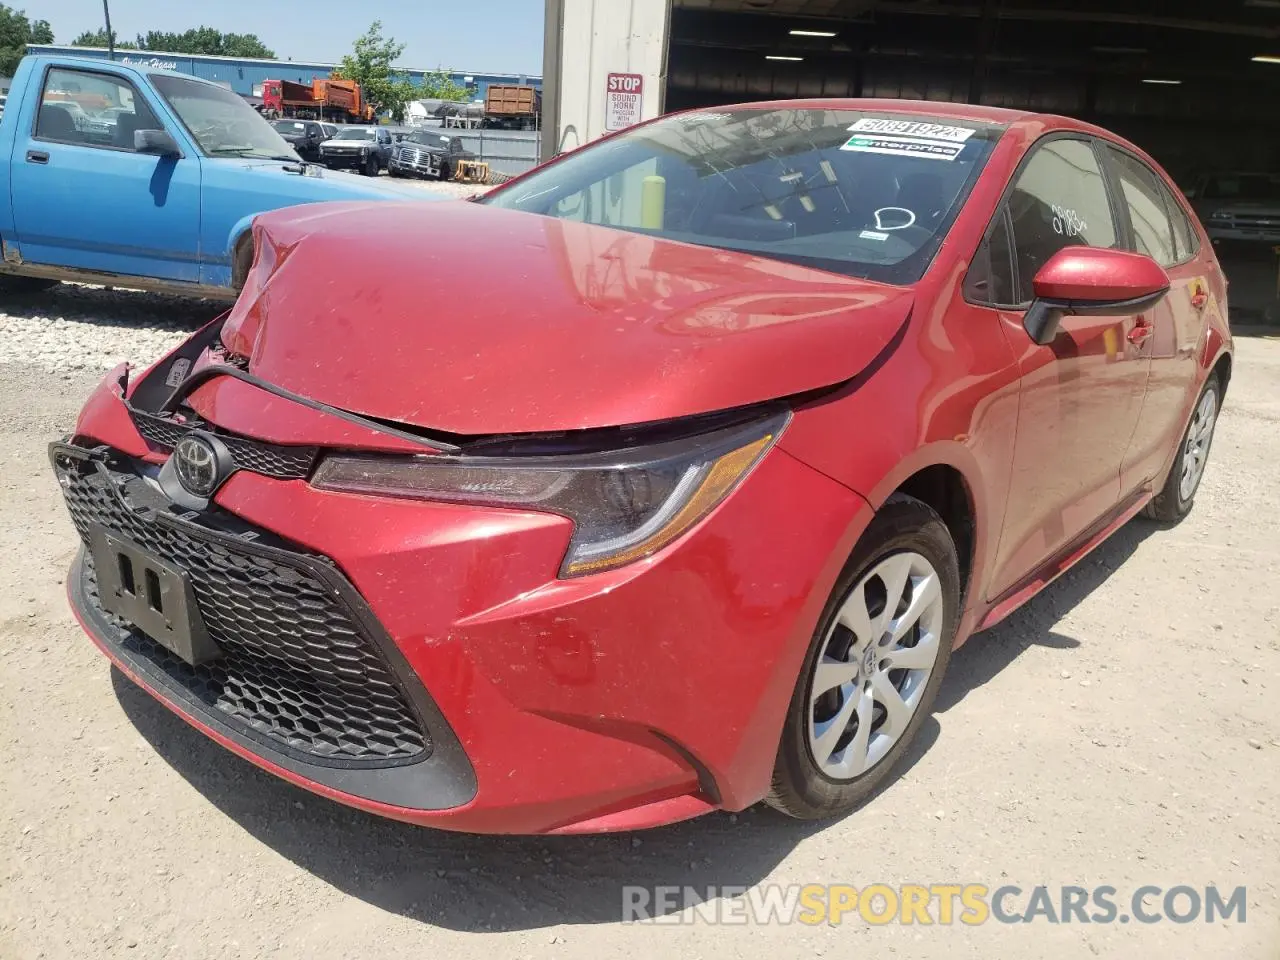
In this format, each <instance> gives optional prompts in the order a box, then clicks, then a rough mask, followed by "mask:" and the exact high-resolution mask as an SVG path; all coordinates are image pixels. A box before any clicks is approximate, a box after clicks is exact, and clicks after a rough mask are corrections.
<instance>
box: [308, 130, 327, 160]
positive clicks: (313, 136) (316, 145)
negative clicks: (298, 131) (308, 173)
mask: <svg viewBox="0 0 1280 960" xmlns="http://www.w3.org/2000/svg"><path fill="white" fill-rule="evenodd" d="M323 141H324V130H323V129H322V128H321V126H320V124H318V123H308V124H307V152H308V153H309V154H310V155H311V156H315V154H316V151H318V150H319V149H320V144H321V143H322V142H323Z"/></svg>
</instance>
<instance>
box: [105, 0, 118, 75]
mask: <svg viewBox="0 0 1280 960" xmlns="http://www.w3.org/2000/svg"><path fill="white" fill-rule="evenodd" d="M102 16H103V17H105V18H106V21H107V59H108V60H114V59H115V58H116V35H115V34H114V33H112V32H111V9H110V8H109V7H108V6H107V0H102Z"/></svg>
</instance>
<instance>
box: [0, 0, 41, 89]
mask: <svg viewBox="0 0 1280 960" xmlns="http://www.w3.org/2000/svg"><path fill="white" fill-rule="evenodd" d="M29 43H53V28H52V27H50V26H49V21H47V20H31V19H29V18H28V17H27V14H26V11H24V10H14V9H13V8H11V7H6V6H5V5H4V4H3V3H0V76H5V77H11V76H13V74H14V71H16V70H17V69H18V61H19V60H21V59H22V58H23V57H24V56H26V53H27V44H29Z"/></svg>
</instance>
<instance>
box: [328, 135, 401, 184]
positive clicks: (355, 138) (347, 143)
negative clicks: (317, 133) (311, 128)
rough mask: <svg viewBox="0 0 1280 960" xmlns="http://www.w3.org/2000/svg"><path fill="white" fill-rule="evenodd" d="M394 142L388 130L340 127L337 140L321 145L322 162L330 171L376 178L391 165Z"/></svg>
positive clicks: (335, 137)
mask: <svg viewBox="0 0 1280 960" xmlns="http://www.w3.org/2000/svg"><path fill="white" fill-rule="evenodd" d="M393 142H394V140H393V137H392V135H391V131H390V130H389V129H388V128H387V127H346V126H344V127H340V128H339V129H338V133H337V135H336V136H334V137H333V139H331V140H326V141H325V142H324V143H322V144H320V162H321V163H323V164H324V165H325V166H326V167H328V168H329V169H330V170H338V169H341V168H343V167H346V168H349V169H355V170H359V171H360V172H361V173H363V174H364V175H365V176H366V177H376V176H377V175H378V173H379V172H380V171H382V170H385V169H386V168H387V164H389V163H390V162H391V145H392V143H393Z"/></svg>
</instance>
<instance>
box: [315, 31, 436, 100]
mask: <svg viewBox="0 0 1280 960" xmlns="http://www.w3.org/2000/svg"><path fill="white" fill-rule="evenodd" d="M402 53H404V44H403V43H396V41H395V39H394V38H392V37H383V35H382V21H381V20H375V21H373V25H372V26H370V27H369V29H368V30H367V31H366V32H365V34H364V36H362V37H360V38H358V39H357V40H356V42H355V47H354V48H353V49H352V51H351V53H349V54H347V55H346V56H345V57H343V58H342V62H341V63H339V64H338V69H337V70H335V71H334V72H333V75H334V76H335V77H338V78H341V79H343V80H355V81H356V82H357V83H359V84H360V91H361V93H362V95H363V96H364V100H365V102H366V103H368V104H369V105H370V106H372V107H373V109H374V110H375V111H377V112H378V113H389V114H391V116H392V117H394V118H395V120H396V122H397V123H399V122H400V121H402V120H404V105H405V104H406V103H408V102H409V101H410V100H414V99H416V98H418V97H420V96H423V93H422V92H421V89H422V88H420V87H418V86H415V85H414V83H413V82H412V81H411V80H410V79H409V76H408V74H405V73H402V72H398V71H396V70H395V69H394V68H393V67H392V66H391V64H392V63H393V62H395V61H396V60H398V59H399V58H400V54H402Z"/></svg>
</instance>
